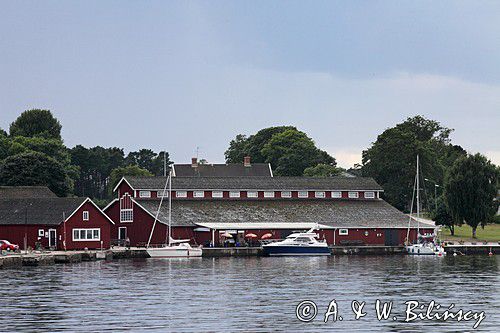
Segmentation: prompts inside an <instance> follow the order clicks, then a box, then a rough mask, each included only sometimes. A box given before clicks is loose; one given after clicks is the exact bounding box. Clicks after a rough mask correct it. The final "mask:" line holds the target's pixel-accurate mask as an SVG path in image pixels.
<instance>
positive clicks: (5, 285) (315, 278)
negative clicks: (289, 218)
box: [0, 256, 500, 332]
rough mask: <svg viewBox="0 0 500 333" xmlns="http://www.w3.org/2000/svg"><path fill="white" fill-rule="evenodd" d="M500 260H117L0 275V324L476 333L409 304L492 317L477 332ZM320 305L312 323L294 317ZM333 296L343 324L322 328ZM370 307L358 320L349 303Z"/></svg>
mask: <svg viewBox="0 0 500 333" xmlns="http://www.w3.org/2000/svg"><path fill="white" fill-rule="evenodd" d="M498 264H499V259H497V257H487V256H465V257H452V256H449V257H446V258H434V257H409V256H333V257H310V258H296V257H287V258H210V259H198V260H183V259H180V260H178V259H177V260H119V261H111V262H84V263H80V264H72V265H60V266H47V267H32V268H23V269H19V270H4V271H2V272H3V273H4V276H10V277H12V279H2V280H1V281H0V299H1V300H2V304H3V310H2V312H1V315H0V327H2V329H3V330H7V331H8V330H12V331H32V330H34V329H35V328H36V330H38V331H62V330H68V331H85V332H89V331H91V332H94V331H105V330H115V331H116V330H127V329H128V330H133V331H142V330H148V331H151V330H153V331H154V330H158V331H162V332H192V331H209V332H211V331H215V332H262V331H273V332H291V331H292V332H293V331H299V330H301V331H310V332H318V331H324V332H326V331H332V330H334V329H343V330H346V331H348V332H352V331H383V332H387V331H391V332H403V331H407V332H412V331H415V332H417V331H423V330H433V331H436V330H437V331H442V332H447V331H449V332H455V331H463V330H467V331H470V330H472V325H473V323H472V322H461V323H457V322H453V321H448V322H422V321H419V322H414V323H404V322H402V319H403V318H404V310H405V306H404V302H405V301H406V300H409V299H415V300H419V301H421V302H427V303H428V302H429V301H431V300H435V301H436V302H438V303H441V304H442V305H443V306H446V307H447V306H448V305H449V304H450V303H455V304H456V307H457V308H460V307H462V308H464V309H466V310H474V311H482V310H484V311H485V312H486V315H487V318H486V320H485V321H484V322H483V323H482V324H481V326H480V327H479V330H478V331H495V328H498V326H499V325H500V318H499V314H498V313H499V312H500V311H499V309H500V301H499V297H498V295H499V276H498ZM304 299H310V300H313V301H315V302H316V303H317V306H318V310H319V313H318V316H317V318H316V319H315V320H314V321H313V322H310V323H302V322H299V321H298V320H297V319H296V318H295V306H296V305H297V304H298V303H299V302H300V301H301V300H304ZM332 299H336V300H337V302H338V305H339V311H340V314H341V315H342V316H343V317H344V320H343V321H338V322H335V323H334V322H328V323H326V324H325V323H323V322H322V319H323V314H324V312H325V311H326V309H327V307H328V304H329V302H330V301H331V300H332ZM376 299H381V300H383V301H387V302H388V301H393V302H394V310H393V313H392V314H391V316H396V317H398V318H400V319H398V320H397V321H393V320H387V321H380V322H379V321H377V320H376V318H375V311H374V304H375V300H376ZM352 300H358V301H360V302H361V301H365V302H366V308H365V310H366V311H367V313H368V314H367V316H366V317H364V318H362V319H360V320H358V321H355V320H354V319H353V315H352V312H351V301H352Z"/></svg>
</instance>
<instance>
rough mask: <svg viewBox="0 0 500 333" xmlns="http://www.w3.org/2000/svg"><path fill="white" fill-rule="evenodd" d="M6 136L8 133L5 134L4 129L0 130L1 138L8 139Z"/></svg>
mask: <svg viewBox="0 0 500 333" xmlns="http://www.w3.org/2000/svg"><path fill="white" fill-rule="evenodd" d="M6 136H7V132H5V130H4V129H3V128H0V138H1V137H6Z"/></svg>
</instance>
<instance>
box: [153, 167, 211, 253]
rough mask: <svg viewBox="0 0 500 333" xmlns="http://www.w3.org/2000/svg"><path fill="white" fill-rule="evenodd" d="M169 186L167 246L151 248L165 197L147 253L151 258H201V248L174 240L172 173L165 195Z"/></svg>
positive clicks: (181, 240)
mask: <svg viewBox="0 0 500 333" xmlns="http://www.w3.org/2000/svg"><path fill="white" fill-rule="evenodd" d="M167 184H168V235H167V242H166V244H165V245H162V246H160V247H151V238H152V237H153V232H154V230H155V226H156V222H157V221H158V215H159V214H160V209H161V205H162V203H163V198H164V197H165V196H164V195H163V196H162V197H161V199H160V205H159V207H158V211H157V212H156V216H155V221H154V223H153V228H152V229H151V233H150V235H149V240H148V244H147V246H146V251H147V252H148V254H149V256H150V257H151V258H191V257H201V256H202V254H203V250H202V248H201V246H199V247H192V246H191V245H190V244H189V239H173V238H172V237H171V235H172V171H170V172H169V175H168V178H167V181H166V182H165V187H164V188H163V193H165V191H166V189H167Z"/></svg>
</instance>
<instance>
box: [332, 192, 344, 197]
mask: <svg viewBox="0 0 500 333" xmlns="http://www.w3.org/2000/svg"><path fill="white" fill-rule="evenodd" d="M332 198H334V199H340V198H342V191H332Z"/></svg>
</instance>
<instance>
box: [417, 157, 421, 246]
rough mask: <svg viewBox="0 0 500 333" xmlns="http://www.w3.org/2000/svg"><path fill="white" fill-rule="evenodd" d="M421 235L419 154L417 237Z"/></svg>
mask: <svg viewBox="0 0 500 333" xmlns="http://www.w3.org/2000/svg"><path fill="white" fill-rule="evenodd" d="M419 234H420V174H419V157H418V154H417V237H418V235H419Z"/></svg>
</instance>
